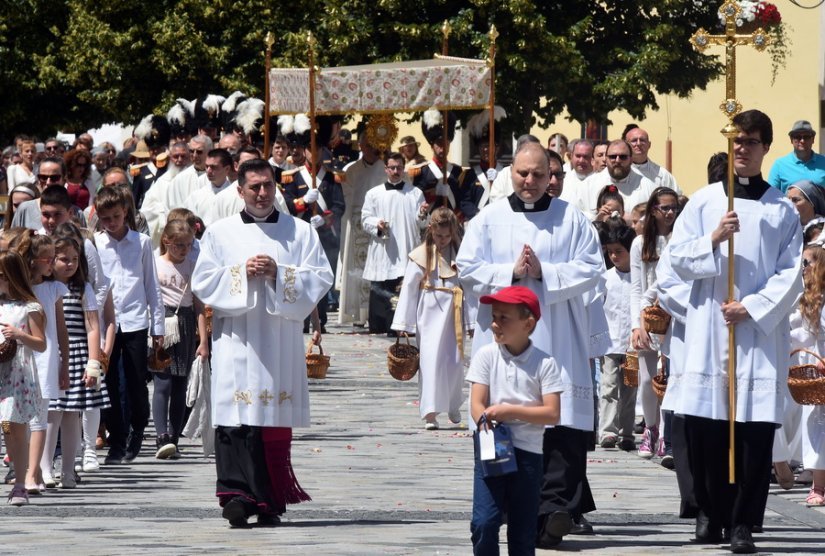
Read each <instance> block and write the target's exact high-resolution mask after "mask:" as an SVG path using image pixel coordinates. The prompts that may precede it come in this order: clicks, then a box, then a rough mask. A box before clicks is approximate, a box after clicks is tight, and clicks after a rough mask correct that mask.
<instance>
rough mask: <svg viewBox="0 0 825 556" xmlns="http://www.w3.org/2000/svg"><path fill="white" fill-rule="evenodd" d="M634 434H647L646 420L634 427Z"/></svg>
mask: <svg viewBox="0 0 825 556" xmlns="http://www.w3.org/2000/svg"><path fill="white" fill-rule="evenodd" d="M633 432H634V433H636V434H642V433H644V432H645V420H644V419H642V420H641V421H639V422H638V423H636V424H635V425H633Z"/></svg>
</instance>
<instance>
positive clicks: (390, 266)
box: [361, 153, 427, 337]
mask: <svg viewBox="0 0 825 556" xmlns="http://www.w3.org/2000/svg"><path fill="white" fill-rule="evenodd" d="M385 174H386V176H387V181H386V182H385V183H384V184H382V185H379V186H377V187H373V188H372V189H370V190H369V191H367V196H366V197H365V198H364V206H363V208H362V209H361V226H362V227H363V228H364V231H365V232H367V233H368V234H369V235H370V246H369V249H368V250H367V262H366V263H365V264H364V274H363V276H364V280H369V282H370V302H369V325H370V327H369V330H370V333H371V334H383V333H387V334H388V335H389V336H391V337H395V336H396V333H395V332H394V331H391V330H390V325H391V324H392V319H393V312H394V310H393V307H392V302H391V299H392V298H393V297H394V296H395V295H396V289H397V288H398V286H399V285H400V284H401V279H402V278H403V277H404V272H405V270H406V268H407V255H409V254H410V251H412V250H413V249H415V247H416V246H417V245H418V244H419V243H420V242H421V229H422V228H423V227H424V226H425V225H426V220H425V219H426V215H427V213H426V210H427V205H426V203H424V194H423V193H422V192H421V190H420V189H418V188H417V187H415V186H413V185H412V184H411V183H407V182H405V181H403V180H402V179H401V177H402V176H403V175H404V157H403V156H401V155H400V154H399V153H392V154H390V155H389V156H388V157H387V167H386V172H385Z"/></svg>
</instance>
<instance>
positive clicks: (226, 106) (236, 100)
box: [221, 91, 246, 112]
mask: <svg viewBox="0 0 825 556" xmlns="http://www.w3.org/2000/svg"><path fill="white" fill-rule="evenodd" d="M245 98H246V95H244V94H243V93H242V92H240V91H235V92H234V93H232V94H231V95H229V97H228V98H227V99H226V100H225V101H224V102H223V105H221V109H222V110H223V111H224V112H232V111H233V110H235V106H237V105H238V104H240V103H241V102H243V100H244V99H245Z"/></svg>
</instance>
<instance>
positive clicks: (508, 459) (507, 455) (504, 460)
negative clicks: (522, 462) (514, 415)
mask: <svg viewBox="0 0 825 556" xmlns="http://www.w3.org/2000/svg"><path fill="white" fill-rule="evenodd" d="M477 424H478V430H476V432H475V433H474V434H473V441H474V443H475V449H476V453H477V454H478V455H479V462H480V463H481V476H482V477H484V478H485V479H487V478H489V477H501V476H502V475H509V474H510V473H515V472H516V471H518V464H517V463H516V453H515V450H514V449H513V438H512V431H511V430H510V427H508V426H507V425H505V424H504V423H494V422H490V421H489V420H488V419H487V414H486V413H483V414H482V415H481V418H480V419H479V420H478V423H477ZM486 434H492V442H493V446H494V451H493V453H492V454H489V455H492V456H493V457H492V459H483V456H485V454H484V453H483V452H482V443H483V442H484V440H482V435H486Z"/></svg>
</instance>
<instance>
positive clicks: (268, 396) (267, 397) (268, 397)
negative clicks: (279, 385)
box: [258, 390, 275, 405]
mask: <svg viewBox="0 0 825 556" xmlns="http://www.w3.org/2000/svg"><path fill="white" fill-rule="evenodd" d="M258 397H259V398H260V399H261V402H263V404H264V405H269V402H271V401H272V400H274V399H275V396H273V395H272V393H270V391H269V390H264V391H263V392H261V395H260V396H258Z"/></svg>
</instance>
